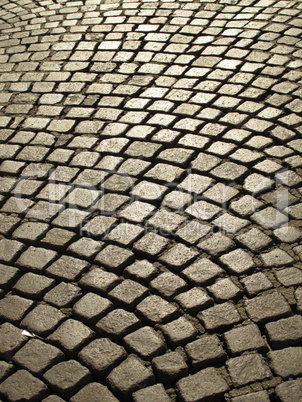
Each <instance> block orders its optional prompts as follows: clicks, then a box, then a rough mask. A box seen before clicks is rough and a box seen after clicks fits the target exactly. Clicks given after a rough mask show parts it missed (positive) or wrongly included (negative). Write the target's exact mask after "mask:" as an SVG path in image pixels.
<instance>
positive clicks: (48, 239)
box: [41, 228, 75, 248]
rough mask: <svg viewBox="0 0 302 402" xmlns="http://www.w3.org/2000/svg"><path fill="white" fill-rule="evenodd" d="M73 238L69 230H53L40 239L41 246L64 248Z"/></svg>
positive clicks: (72, 233)
mask: <svg viewBox="0 0 302 402" xmlns="http://www.w3.org/2000/svg"><path fill="white" fill-rule="evenodd" d="M74 237H75V233H74V232H71V231H70V230H65V229H60V228H53V229H50V230H49V231H48V232H47V233H46V235H45V237H43V239H41V244H46V245H49V246H51V247H54V246H56V247H57V248H64V247H65V246H66V245H67V244H68V243H69V242H70V241H71V240H72V239H73V238H74Z"/></svg>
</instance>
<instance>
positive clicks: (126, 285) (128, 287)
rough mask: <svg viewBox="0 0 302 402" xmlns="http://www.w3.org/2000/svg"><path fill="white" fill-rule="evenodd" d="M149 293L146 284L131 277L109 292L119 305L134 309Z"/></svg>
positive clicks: (110, 296)
mask: <svg viewBox="0 0 302 402" xmlns="http://www.w3.org/2000/svg"><path fill="white" fill-rule="evenodd" d="M148 293H149V291H148V288H146V287H145V286H143V285H141V284H140V283H137V282H135V281H132V280H131V279H125V280H124V281H123V282H121V283H120V284H119V285H117V286H115V287H114V288H113V290H111V291H110V292H109V293H108V296H109V298H112V299H113V300H114V302H116V304H117V305H121V307H124V308H127V309H131V310H132V309H134V308H135V306H136V305H137V304H138V303H139V302H140V301H142V300H143V299H144V298H145V297H146V296H147V295H148Z"/></svg>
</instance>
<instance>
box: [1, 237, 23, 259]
mask: <svg viewBox="0 0 302 402" xmlns="http://www.w3.org/2000/svg"><path fill="white" fill-rule="evenodd" d="M24 247H25V246H24V244H23V243H21V242H19V241H17V240H10V239H1V240H0V256H1V257H0V259H1V260H2V261H3V262H11V261H13V260H15V259H16V258H17V257H18V255H20V252H21V250H22V249H23V248H24Z"/></svg>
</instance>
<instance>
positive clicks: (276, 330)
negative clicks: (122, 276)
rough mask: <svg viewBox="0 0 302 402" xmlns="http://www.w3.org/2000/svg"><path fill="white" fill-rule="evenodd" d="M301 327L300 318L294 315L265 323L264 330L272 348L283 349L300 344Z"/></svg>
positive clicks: (301, 319)
mask: <svg viewBox="0 0 302 402" xmlns="http://www.w3.org/2000/svg"><path fill="white" fill-rule="evenodd" d="M301 326H302V317H301V316H299V315H295V316H293V317H289V318H283V319H281V320H278V321H275V322H270V323H267V324H266V325H265V330H266V334H267V336H268V338H269V341H270V344H271V345H272V347H273V348H283V347H287V346H294V345H299V344H301Z"/></svg>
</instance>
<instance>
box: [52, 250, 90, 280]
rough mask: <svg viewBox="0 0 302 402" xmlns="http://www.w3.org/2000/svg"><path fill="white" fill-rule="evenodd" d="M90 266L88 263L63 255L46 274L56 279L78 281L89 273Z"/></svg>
mask: <svg viewBox="0 0 302 402" xmlns="http://www.w3.org/2000/svg"><path fill="white" fill-rule="evenodd" d="M88 266H89V264H88V263H87V261H83V260H80V259H78V258H74V257H70V256H66V255H63V256H62V257H60V258H59V259H58V260H57V261H55V262H53V263H52V264H51V265H50V266H49V267H48V268H47V269H46V272H47V273H48V274H50V275H51V276H54V277H55V278H59V279H62V280H67V281H77V280H78V279H79V278H80V277H81V275H82V274H83V273H84V272H85V271H87V269H88Z"/></svg>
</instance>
